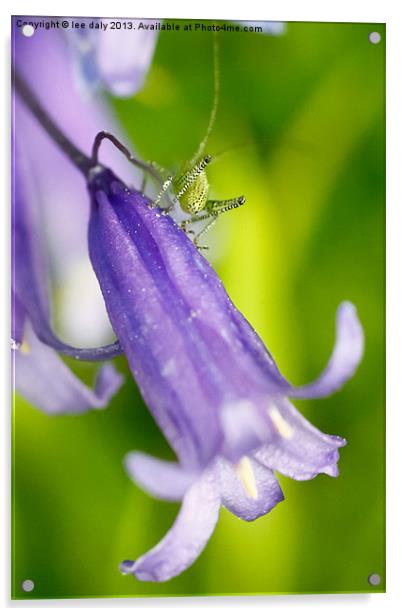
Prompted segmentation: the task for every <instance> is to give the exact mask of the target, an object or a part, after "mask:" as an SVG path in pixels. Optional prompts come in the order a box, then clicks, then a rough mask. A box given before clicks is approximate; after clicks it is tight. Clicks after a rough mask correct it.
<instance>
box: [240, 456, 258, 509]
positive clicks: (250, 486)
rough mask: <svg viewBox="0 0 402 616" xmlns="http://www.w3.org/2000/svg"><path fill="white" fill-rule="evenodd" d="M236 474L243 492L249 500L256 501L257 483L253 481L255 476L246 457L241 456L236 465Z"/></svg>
mask: <svg viewBox="0 0 402 616" xmlns="http://www.w3.org/2000/svg"><path fill="white" fill-rule="evenodd" d="M236 473H237V476H238V477H239V479H240V481H241V483H242V485H243V488H244V491H245V493H246V494H247V496H249V497H250V498H253V499H254V500H257V498H258V490H257V482H256V480H255V475H254V471H253V467H252V466H251V462H250V458H248V457H247V456H243V457H242V458H241V460H240V462H238V463H237V464H236Z"/></svg>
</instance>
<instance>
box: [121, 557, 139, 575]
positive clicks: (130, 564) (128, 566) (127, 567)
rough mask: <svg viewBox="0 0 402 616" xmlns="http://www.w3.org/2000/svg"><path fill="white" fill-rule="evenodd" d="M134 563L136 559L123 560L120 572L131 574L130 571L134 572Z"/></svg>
mask: <svg viewBox="0 0 402 616" xmlns="http://www.w3.org/2000/svg"><path fill="white" fill-rule="evenodd" d="M134 565H135V560H123V562H121V563H120V565H119V569H120V573H122V574H123V575H129V574H130V573H133V569H134Z"/></svg>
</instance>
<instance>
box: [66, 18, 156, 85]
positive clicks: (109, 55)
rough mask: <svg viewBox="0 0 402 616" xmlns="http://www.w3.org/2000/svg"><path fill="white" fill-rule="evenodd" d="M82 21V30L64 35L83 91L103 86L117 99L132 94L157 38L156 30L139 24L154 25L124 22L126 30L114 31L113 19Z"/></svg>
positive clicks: (127, 20) (146, 70)
mask: <svg viewBox="0 0 402 616" xmlns="http://www.w3.org/2000/svg"><path fill="white" fill-rule="evenodd" d="M82 21H83V22H85V23H86V28H85V29H83V30H81V29H80V30H69V31H68V32H67V34H68V35H69V41H70V44H71V50H72V53H73V55H74V58H75V60H76V68H77V74H78V76H79V78H80V82H81V85H82V86H83V88H84V89H88V88H89V89H90V90H96V89H98V88H99V87H100V86H103V87H105V88H106V89H108V90H109V91H110V92H111V93H112V94H114V95H115V96H119V97H128V96H133V95H134V94H136V92H138V91H139V90H140V89H141V88H142V86H143V84H144V80H145V76H146V74H147V72H148V69H149V67H150V64H151V61H152V57H153V54H154V51H155V46H156V41H157V37H158V31H157V30H149V29H145V28H139V25H140V24H141V23H142V24H145V25H149V24H150V23H154V22H148V20H146V19H145V20H141V21H139V20H136V19H124V23H125V24H126V27H125V28H121V29H116V28H113V24H115V23H116V20H115V19H107V18H102V19H100V18H95V19H92V18H91V19H89V18H87V19H82ZM118 21H120V23H121V21H122V20H118ZM91 24H92V25H93V26H94V27H92V28H91V27H90V25H91Z"/></svg>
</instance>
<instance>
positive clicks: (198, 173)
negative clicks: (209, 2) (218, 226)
mask: <svg viewBox="0 0 402 616" xmlns="http://www.w3.org/2000/svg"><path fill="white" fill-rule="evenodd" d="M218 101H219V62H218V38H217V35H216V34H215V35H214V101H213V105H212V109H211V114H210V118H209V123H208V127H207V130H206V133H205V136H204V138H203V139H202V141H201V143H200V145H199V146H198V149H197V151H196V153H195V154H194V156H193V157H192V158H191V160H190V161H189V162H187V163H185V164H184V165H183V166H182V167H181V169H180V171H179V173H178V174H177V176H169V177H168V179H167V180H166V181H165V182H164V183H163V185H162V188H161V190H160V191H159V193H158V195H157V197H156V199H155V201H154V202H153V204H152V207H157V206H158V205H159V203H160V202H161V200H162V198H163V196H164V195H165V194H166V192H167V191H168V189H169V188H170V187H172V189H173V194H174V200H175V201H176V202H178V203H179V205H180V207H181V209H182V210H183V212H184V213H185V214H189V215H190V216H189V218H187V219H185V220H184V221H182V222H181V227H182V229H183V230H184V231H185V232H187V233H192V234H194V232H193V231H189V230H188V225H191V224H193V223H197V222H200V221H205V222H206V223H207V224H206V225H205V226H204V227H203V228H202V229H201V231H199V232H198V233H197V234H194V240H193V241H194V243H195V245H196V246H197V248H199V249H200V250H203V249H206V248H208V247H207V246H200V245H199V239H200V237H201V236H202V235H203V234H204V233H206V231H208V230H209V229H210V228H211V227H212V226H213V225H214V224H215V222H216V220H217V218H218V216H219V215H220V214H223V213H224V212H228V211H229V210H232V209H234V208H237V207H239V206H240V205H243V203H245V201H246V199H245V197H244V196H240V197H235V198H232V199H225V200H214V199H209V198H208V197H209V182H208V178H207V174H206V168H207V167H208V165H209V164H210V163H211V162H212V161H213V160H214V157H213V156H211V155H210V154H205V146H206V144H207V141H208V139H209V136H210V134H211V131H212V129H213V126H214V124H215V119H216V113H217V109H218ZM168 209H169V210H170V207H169V208H168Z"/></svg>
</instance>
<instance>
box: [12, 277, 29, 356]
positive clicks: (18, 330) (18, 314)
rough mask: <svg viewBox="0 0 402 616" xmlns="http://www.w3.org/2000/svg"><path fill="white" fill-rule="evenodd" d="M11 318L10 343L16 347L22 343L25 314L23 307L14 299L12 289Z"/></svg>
mask: <svg viewBox="0 0 402 616" xmlns="http://www.w3.org/2000/svg"><path fill="white" fill-rule="evenodd" d="M11 316H12V325H11V343H12V344H13V345H17V346H18V345H20V344H21V343H22V340H23V337H24V327H25V319H26V313H25V309H24V307H23V305H22V304H21V302H20V301H19V300H18V297H16V295H15V292H14V289H12V308H11Z"/></svg>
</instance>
